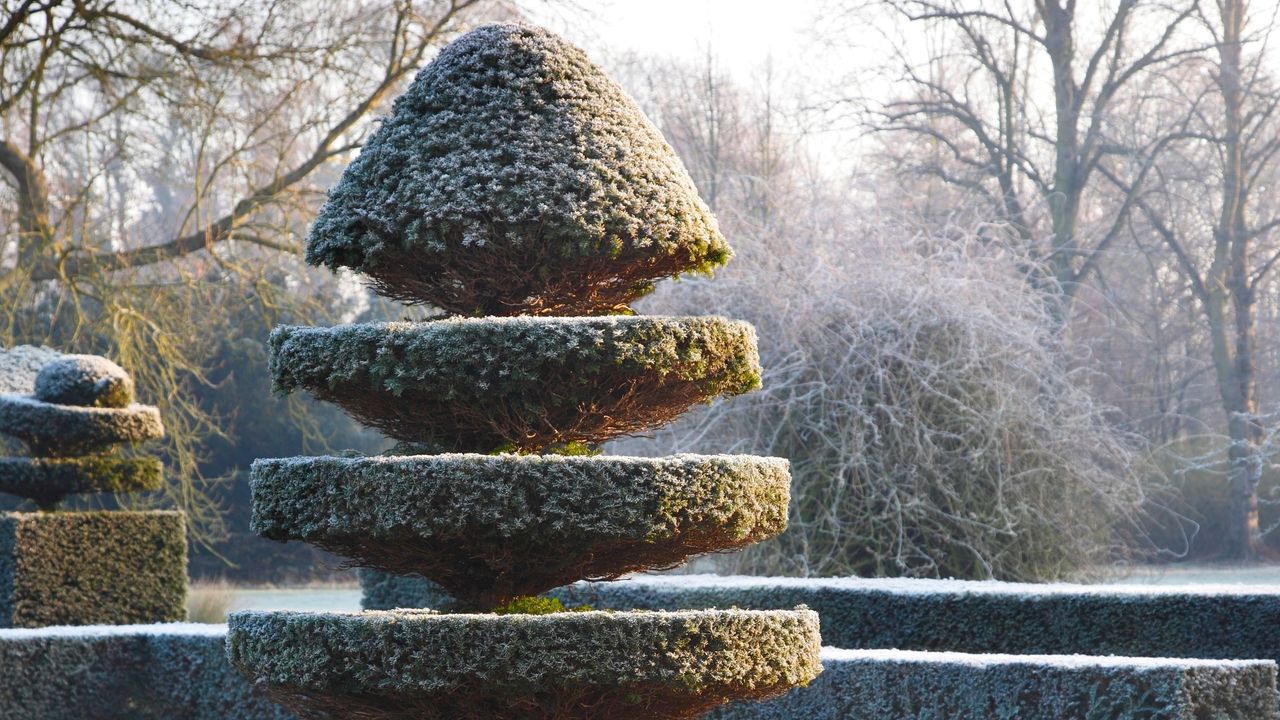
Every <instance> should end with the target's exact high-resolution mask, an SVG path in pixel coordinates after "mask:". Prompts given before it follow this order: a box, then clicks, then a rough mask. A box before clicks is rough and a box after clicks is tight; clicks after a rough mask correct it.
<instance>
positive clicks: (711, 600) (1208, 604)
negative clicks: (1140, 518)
mask: <svg viewBox="0 0 1280 720" xmlns="http://www.w3.org/2000/svg"><path fill="white" fill-rule="evenodd" d="M362 582H363V583H364V587H365V595H364V606H365V607H366V608H370V609H377V608H383V607H388V604H389V603H390V604H393V605H395V606H397V607H418V606H422V605H429V604H431V603H432V602H435V603H438V602H440V600H439V592H440V591H439V589H438V588H434V587H432V586H431V585H430V584H429V583H426V582H425V581H423V580H422V579H421V578H414V577H393V576H388V575H386V574H383V573H375V572H368V573H365V575H364V577H363V578H362ZM552 594H554V595H555V596H556V597H559V598H560V599H561V600H563V601H564V603H565V604H566V605H577V604H582V603H586V604H590V605H592V606H593V607H597V608H617V609H623V608H626V609H629V608H645V609H655V610H675V609H681V608H697V607H743V608H756V609H770V608H788V607H794V606H796V605H801V604H803V605H806V606H808V607H810V608H812V609H813V610H814V611H816V612H817V613H818V614H819V615H820V616H821V617H822V638H823V642H824V643H825V644H827V645H830V646H832V647H841V648H851V649H852V648H899V649H903V650H951V651H957V652H967V653H1007V654H1040V655H1053V654H1082V655H1125V656H1136V657H1181V658H1242V659H1248V658H1265V659H1271V660H1277V661H1280V587H1261V586H1259V587H1250V586H1188V587H1182V588H1179V587H1158V586H1121V585H1070V584H1052V585H1036V584H1028V583H1001V582H969V581H959V580H904V579H854V578H829V579H807V580H806V579H798V578H777V577H772V578H770V577H758V578H756V577H717V576H709V575H685V576H679V575H673V576H648V577H638V578H634V579H628V580H621V581H618V582H611V583H608V582H607V583H578V584H575V585H571V586H568V587H564V588H560V589H558V590H556V591H554V592H553V593H552Z"/></svg>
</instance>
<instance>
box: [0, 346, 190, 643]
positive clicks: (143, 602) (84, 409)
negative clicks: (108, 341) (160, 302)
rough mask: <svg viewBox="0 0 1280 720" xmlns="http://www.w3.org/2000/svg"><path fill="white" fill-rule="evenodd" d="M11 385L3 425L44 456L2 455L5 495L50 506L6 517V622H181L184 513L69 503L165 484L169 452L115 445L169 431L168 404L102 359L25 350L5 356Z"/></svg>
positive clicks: (1, 569)
mask: <svg viewBox="0 0 1280 720" xmlns="http://www.w3.org/2000/svg"><path fill="white" fill-rule="evenodd" d="M37 361H39V362H43V364H42V365H41V366H40V369H39V370H38V371H37V370H36V368H35V365H36V362H37ZM0 383H3V384H4V385H5V387H6V388H7V389H8V390H10V391H11V392H9V393H7V394H0V433H3V434H4V435H6V436H9V437H12V438H16V439H18V440H21V441H22V442H23V443H24V444H25V445H26V449H27V450H29V451H30V452H31V453H33V454H34V455H36V456H37V457H0V493H7V494H10V495H17V496H19V497H22V498H25V499H27V500H29V501H31V502H33V503H35V505H36V507H37V508H39V509H40V510H41V512H37V513H13V512H10V513H0V627H10V626H19V627H39V626H42V625H92V624H102V623H144V622H163V621H173V620H181V619H182V618H183V617H184V616H185V614H186V608H185V602H184V601H185V598H186V588H187V541H186V524H185V521H184V517H183V514H182V513H180V512H161V511H141V512H125V511H109V510H104V511H96V512H58V511H57V510H58V504H59V503H60V502H61V501H62V500H63V498H65V497H66V496H68V495H74V494H79V493H130V492H142V491H152V490H159V489H160V488H161V483H162V481H163V477H164V476H163V472H162V470H163V466H162V464H161V462H160V459H159V458H156V457H146V456H129V455H124V454H121V453H117V452H114V451H115V450H116V446H117V445H120V444H128V443H137V442H141V441H143V440H150V439H153V438H158V437H161V436H163V435H164V426H163V425H162V424H161V422H160V411H159V410H157V409H156V408H154V407H150V406H147V405H138V404H135V403H133V381H132V379H130V377H129V375H128V374H127V373H126V372H125V371H124V370H123V369H121V368H120V366H118V365H116V364H115V363H113V362H111V361H110V360H107V359H106V358H101V357H96V356H92V355H61V354H59V353H56V352H53V351H51V350H48V349H46V348H15V349H14V350H11V351H8V352H5V353H3V354H0ZM32 393H34V394H32Z"/></svg>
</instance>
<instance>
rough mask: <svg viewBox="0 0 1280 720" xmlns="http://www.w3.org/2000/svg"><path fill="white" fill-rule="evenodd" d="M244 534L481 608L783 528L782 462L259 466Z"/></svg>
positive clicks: (483, 459) (501, 458)
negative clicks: (294, 545) (404, 579)
mask: <svg viewBox="0 0 1280 720" xmlns="http://www.w3.org/2000/svg"><path fill="white" fill-rule="evenodd" d="M252 475H253V481H252V489H253V500H254V502H253V524H252V529H253V531H254V532H256V533H257V534H259V535H262V536H263V537H267V538H271V539H274V540H303V541H305V542H307V543H310V544H312V545H316V546H318V547H322V548H325V549H326V550H330V551H333V552H336V553H338V554H341V555H344V556H346V557H349V558H352V559H353V560H354V561H355V562H357V563H359V564H361V565H366V566H369V567H379V568H383V569H387V570H392V571H395V572H401V573H418V574H421V575H424V576H427V577H430V578H431V579H433V580H434V581H436V582H437V583H440V584H441V585H442V586H444V587H445V589H447V590H448V591H449V593H450V594H451V595H452V596H453V597H454V598H456V599H457V600H459V601H462V603H464V607H467V608H470V609H476V610H486V609H489V608H491V607H494V606H495V605H498V604H500V603H503V602H506V601H508V600H510V599H511V598H513V597H516V596H521V595H533V594H536V593H540V592H545V591H547V590H550V589H552V588H555V587H558V586H560V585H564V584H566V583H570V582H573V581H575V580H578V579H580V578H584V577H590V578H614V577H619V576H621V575H622V574H624V573H628V572H633V571H637V570H644V569H647V568H653V567H667V566H672V565H675V564H678V563H681V562H683V561H684V560H685V559H686V558H688V557H689V556H691V555H697V554H701V553H705V552H710V551H713V550H731V549H734V548H739V547H742V546H744V545H748V544H751V543H755V542H759V541H760V540H764V539H766V538H769V537H772V536H773V535H776V534H778V533H780V532H782V530H783V529H784V528H785V527H786V525H787V503H788V500H789V497H790V493H789V487H790V483H791V476H790V473H789V472H788V470H787V462H786V461H785V460H781V459H779V458H760V457H753V456H750V455H714V456H708V455H677V456H673V457H664V458H633V457H611V456H597V457H556V456H520V455H498V456H489V455H467V454H446V455H422V456H410V457H368V458H336V457H315V458H289V459H284V460H258V461H256V462H254V464H253V469H252Z"/></svg>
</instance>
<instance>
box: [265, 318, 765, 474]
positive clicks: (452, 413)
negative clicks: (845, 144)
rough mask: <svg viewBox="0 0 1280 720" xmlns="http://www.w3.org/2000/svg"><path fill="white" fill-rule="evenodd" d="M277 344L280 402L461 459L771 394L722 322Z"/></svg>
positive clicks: (624, 321)
mask: <svg viewBox="0 0 1280 720" xmlns="http://www.w3.org/2000/svg"><path fill="white" fill-rule="evenodd" d="M270 342H271V371H272V377H273V380H274V386H275V388H276V391H277V392H286V393H287V392H290V391H292V390H294V389H297V388H305V389H307V390H309V391H310V392H311V393H312V394H314V395H315V396H316V397H319V398H321V399H323V400H328V401H331V402H335V403H337V404H339V405H341V406H342V407H343V408H344V409H345V410H347V412H349V413H350V414H351V415H352V416H354V417H355V418H357V419H358V420H360V421H361V422H364V423H366V424H368V425H370V426H372V427H376V428H378V429H379V430H382V431H383V432H385V433H387V434H388V435H390V436H391V437H394V438H396V439H400V440H406V441H410V442H417V443H424V444H426V445H428V446H436V447H439V448H442V449H451V450H463V451H474V452H489V451H492V450H496V449H498V448H502V447H510V448H513V449H516V450H523V451H529V450H533V451H536V450H541V449H543V448H545V447H546V446H549V445H553V444H562V443H566V442H574V441H578V442H589V443H598V442H603V441H605V440H609V439H611V438H614V437H617V436H618V435H622V434H624V433H633V432H640V431H643V430H647V429H650V428H653V427H656V426H658V425H661V424H663V423H665V422H669V421H670V420H671V419H673V418H675V417H676V416H678V415H679V414H680V413H682V412H684V411H685V410H687V409H688V408H689V407H690V406H691V405H693V404H695V403H698V402H705V401H709V400H711V399H713V398H715V397H716V396H719V395H724V396H730V395H738V394H741V393H744V392H748V391H750V390H754V389H755V388H757V387H759V385H760V365H759V356H758V354H757V352H756V337H755V331H754V330H753V329H752V328H751V326H750V325H748V324H746V323H742V322H735V321H731V320H725V319H723V318H717V317H601V318H533V317H519V318H478V319H454V320H439V321H435V322H423V323H404V322H400V323H369V324H361V325H340V326H337V327H331V328H310V327H293V326H282V327H278V328H276V329H275V331H273V332H272V333H271V341H270Z"/></svg>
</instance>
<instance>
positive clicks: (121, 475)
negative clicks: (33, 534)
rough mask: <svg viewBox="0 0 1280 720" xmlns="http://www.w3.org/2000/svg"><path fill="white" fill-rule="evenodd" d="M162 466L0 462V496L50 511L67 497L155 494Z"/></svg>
mask: <svg viewBox="0 0 1280 720" xmlns="http://www.w3.org/2000/svg"><path fill="white" fill-rule="evenodd" d="M163 482H164V464H163V463H161V462H160V458H156V457H126V456H119V455H81V456H78V457H65V458H28V457H4V458H0V492H3V493H9V494H11V495H18V496H20V497H24V498H28V499H30V500H33V501H35V503H36V505H38V506H39V507H40V508H41V509H42V510H53V509H54V508H55V507H56V506H57V504H58V503H59V502H60V501H61V500H62V499H63V498H64V497H66V496H67V495H75V494H77V493H127V492H141V491H147V490H159V489H160V486H161V483H163Z"/></svg>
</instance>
